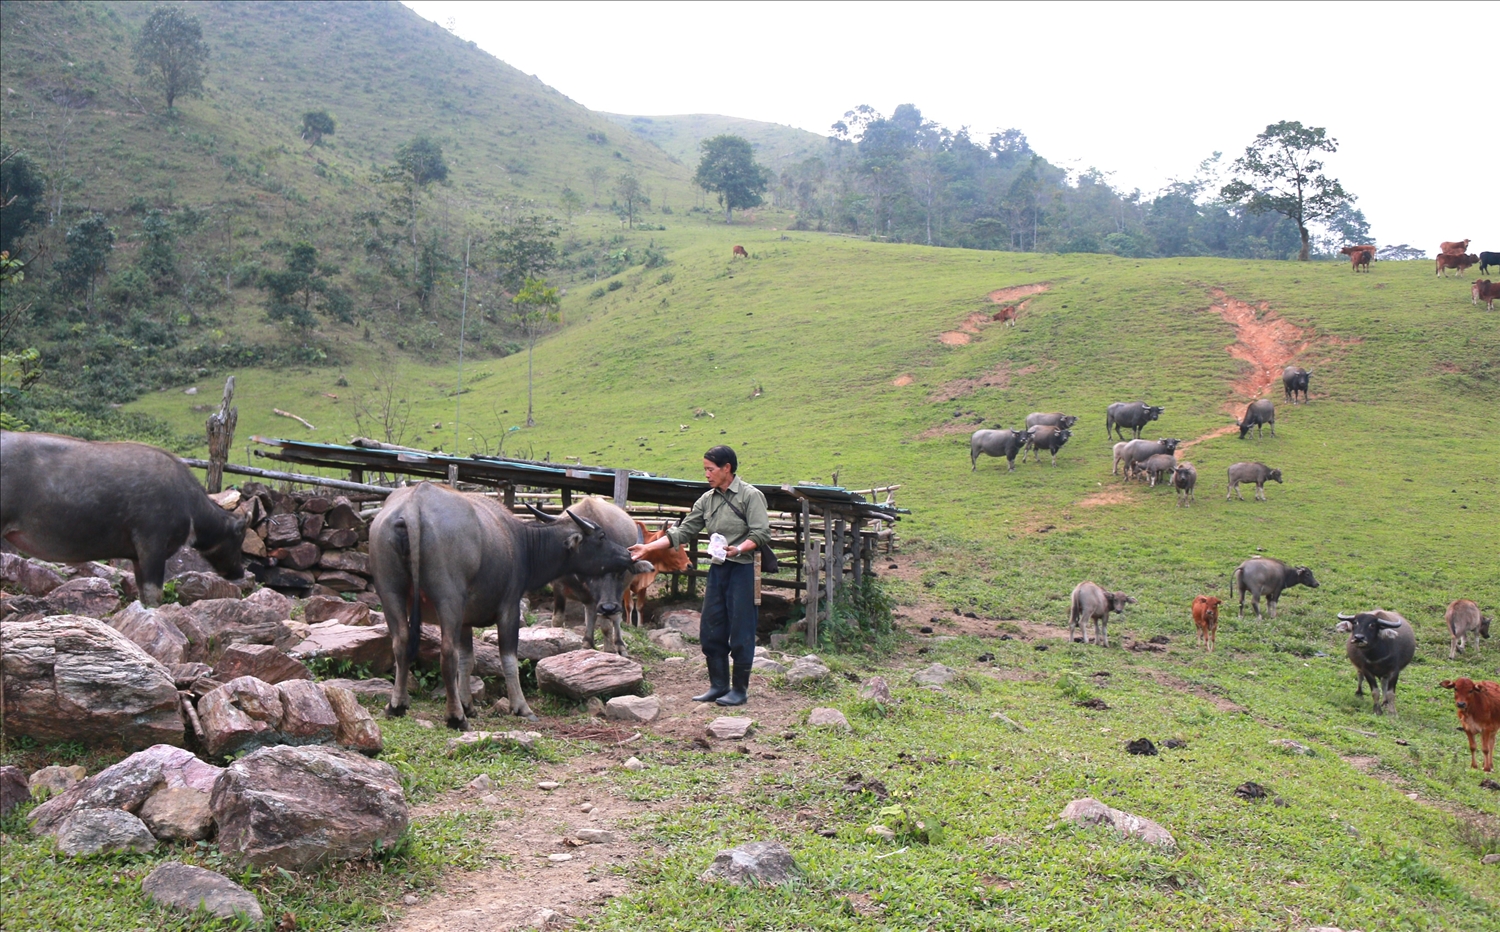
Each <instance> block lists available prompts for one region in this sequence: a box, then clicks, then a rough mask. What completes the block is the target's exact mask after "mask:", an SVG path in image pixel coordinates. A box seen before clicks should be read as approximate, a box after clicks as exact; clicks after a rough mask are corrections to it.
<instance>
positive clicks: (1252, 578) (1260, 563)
mask: <svg viewBox="0 0 1500 932" xmlns="http://www.w3.org/2000/svg"><path fill="white" fill-rule="evenodd" d="M1292 586H1306V587H1307V588H1309V589H1316V588H1318V581H1317V580H1316V579H1314V578H1313V573H1312V570H1310V569H1308V568H1307V567H1305V566H1288V565H1286V564H1285V563H1282V562H1281V561H1280V560H1273V559H1271V558H1270V557H1251V558H1250V559H1248V560H1246V561H1245V562H1244V563H1241V564H1240V565H1239V566H1237V567H1235V569H1234V575H1233V576H1231V577H1230V578H1229V597H1230V598H1234V596H1235V593H1236V592H1238V594H1239V598H1240V617H1241V618H1244V617H1245V594H1246V593H1249V595H1250V607H1251V608H1252V609H1254V610H1255V617H1256V618H1259V617H1261V615H1260V598H1261V596H1265V597H1266V614H1267V615H1268V616H1269V617H1271V618H1275V617H1276V605H1277V603H1279V602H1280V601H1281V593H1282V590H1285V589H1289V588H1291V587H1292Z"/></svg>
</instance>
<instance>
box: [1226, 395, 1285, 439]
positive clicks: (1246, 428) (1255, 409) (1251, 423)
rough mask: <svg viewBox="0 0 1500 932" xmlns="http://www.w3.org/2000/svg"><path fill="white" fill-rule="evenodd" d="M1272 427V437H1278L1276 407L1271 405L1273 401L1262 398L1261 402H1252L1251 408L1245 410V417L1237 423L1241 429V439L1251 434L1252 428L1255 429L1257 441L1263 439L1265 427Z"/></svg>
mask: <svg viewBox="0 0 1500 932" xmlns="http://www.w3.org/2000/svg"><path fill="white" fill-rule="evenodd" d="M1267 424H1270V425H1271V436H1272V437H1274V436H1276V406H1275V405H1273V404H1271V399H1269V398H1262V399H1260V400H1259V401H1252V402H1250V407H1248V408H1246V409H1245V416H1244V417H1243V418H1241V419H1240V420H1239V421H1237V422H1236V423H1235V426H1236V427H1238V428H1239V429H1240V439H1241V440H1244V439H1245V435H1246V434H1248V433H1250V428H1252V427H1253V428H1255V439H1256V440H1259V439H1260V438H1261V432H1262V431H1264V430H1265V425H1267Z"/></svg>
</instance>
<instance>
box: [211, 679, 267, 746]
mask: <svg viewBox="0 0 1500 932" xmlns="http://www.w3.org/2000/svg"><path fill="white" fill-rule="evenodd" d="M283 713H284V709H283V707H282V704H281V693H280V692H278V691H277V689H276V687H275V686H272V685H270V684H269V683H263V682H261V681H260V680H258V679H256V678H255V677H253V676H242V677H240V678H239V679H236V680H230V681H229V682H228V683H225V684H224V685H223V686H220V687H219V688H218V689H216V690H214V691H213V692H211V693H209V694H208V695H206V696H204V697H203V698H202V699H200V700H199V701H198V718H199V719H200V720H201V721H202V723H203V734H204V746H205V747H206V748H207V750H208V753H209V754H210V755H211V756H213V757H223V756H225V755H229V754H233V753H235V752H236V751H240V750H243V749H245V748H247V747H256V746H258V745H266V744H278V743H280V735H279V734H278V727H279V726H280V725H281V718H282V715H283Z"/></svg>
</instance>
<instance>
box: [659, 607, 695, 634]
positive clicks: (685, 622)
mask: <svg viewBox="0 0 1500 932" xmlns="http://www.w3.org/2000/svg"><path fill="white" fill-rule="evenodd" d="M702 618H703V616H702V614H701V613H699V612H695V611H691V610H689V609H676V610H674V611H670V612H667V613H666V614H664V615H662V616H661V626H662V627H663V628H674V629H676V630H677V631H680V632H681V633H682V636H683V637H684V638H686V639H687V640H689V641H696V640H698V628H699V626H700V624H701V622H702Z"/></svg>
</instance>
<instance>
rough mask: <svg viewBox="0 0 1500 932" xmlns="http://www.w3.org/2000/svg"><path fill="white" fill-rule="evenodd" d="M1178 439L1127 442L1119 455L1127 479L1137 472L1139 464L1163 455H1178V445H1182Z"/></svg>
mask: <svg viewBox="0 0 1500 932" xmlns="http://www.w3.org/2000/svg"><path fill="white" fill-rule="evenodd" d="M1181 442H1182V441H1181V440H1178V439H1177V438H1176V437H1162V438H1161V439H1159V440H1127V441H1125V448H1124V449H1123V450H1121V451H1120V452H1119V454H1118V456H1119V461H1120V463H1121V464H1122V465H1123V466H1124V469H1123V470H1122V471H1123V472H1124V474H1125V478H1126V479H1129V478H1130V475H1131V473H1133V472H1134V471H1135V468H1136V464H1137V463H1144V462H1145V461H1146V460H1148V459H1150V458H1151V457H1153V456H1156V455H1158V454H1161V453H1176V452H1177V445H1178V444H1179V443H1181Z"/></svg>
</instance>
